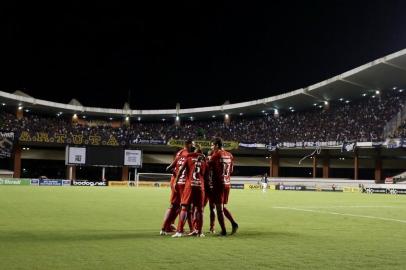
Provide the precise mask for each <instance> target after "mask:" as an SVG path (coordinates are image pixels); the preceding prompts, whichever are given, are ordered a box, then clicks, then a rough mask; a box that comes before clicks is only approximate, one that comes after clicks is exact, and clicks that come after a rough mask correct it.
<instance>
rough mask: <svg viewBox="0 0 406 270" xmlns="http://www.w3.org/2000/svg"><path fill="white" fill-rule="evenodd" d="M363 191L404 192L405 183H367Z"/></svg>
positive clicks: (381, 192) (379, 192)
mask: <svg viewBox="0 0 406 270" xmlns="http://www.w3.org/2000/svg"><path fill="white" fill-rule="evenodd" d="M362 192H364V193H377V194H405V195H406V185H404V184H398V185H397V184H375V185H368V186H366V187H364V189H363V190H362Z"/></svg>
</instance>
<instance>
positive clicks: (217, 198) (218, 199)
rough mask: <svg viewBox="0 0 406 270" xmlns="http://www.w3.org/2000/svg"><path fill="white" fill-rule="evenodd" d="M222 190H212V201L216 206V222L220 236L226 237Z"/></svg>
mask: <svg viewBox="0 0 406 270" xmlns="http://www.w3.org/2000/svg"><path fill="white" fill-rule="evenodd" d="M223 190H224V189H223V188H219V189H216V190H213V191H214V192H213V199H214V204H215V206H216V212H217V220H218V222H219V224H220V228H221V232H220V234H221V235H227V230H226V225H225V222H224V212H223Z"/></svg>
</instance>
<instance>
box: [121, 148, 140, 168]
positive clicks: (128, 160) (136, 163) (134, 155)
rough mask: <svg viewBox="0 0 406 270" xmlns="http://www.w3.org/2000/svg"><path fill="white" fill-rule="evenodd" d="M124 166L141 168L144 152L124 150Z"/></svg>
mask: <svg viewBox="0 0 406 270" xmlns="http://www.w3.org/2000/svg"><path fill="white" fill-rule="evenodd" d="M124 165H125V166H133V167H141V166H142V151H141V150H124Z"/></svg>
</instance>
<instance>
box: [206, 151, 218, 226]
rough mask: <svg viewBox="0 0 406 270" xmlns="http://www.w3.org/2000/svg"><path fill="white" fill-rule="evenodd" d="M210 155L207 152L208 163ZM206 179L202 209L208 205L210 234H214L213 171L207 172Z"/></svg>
mask: <svg viewBox="0 0 406 270" xmlns="http://www.w3.org/2000/svg"><path fill="white" fill-rule="evenodd" d="M211 155H212V151H211V150H209V151H208V152H207V159H206V162H207V163H208V162H210V159H211ZM206 174H207V177H206V181H205V183H204V207H206V205H207V203H208V204H209V212H210V231H209V232H210V233H215V230H214V224H215V221H216V214H215V213H214V208H215V205H214V200H213V171H212V170H207V173H206Z"/></svg>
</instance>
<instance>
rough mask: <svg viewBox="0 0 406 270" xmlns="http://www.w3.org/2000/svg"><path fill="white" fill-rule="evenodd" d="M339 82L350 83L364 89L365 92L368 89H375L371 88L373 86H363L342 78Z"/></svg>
mask: <svg viewBox="0 0 406 270" xmlns="http://www.w3.org/2000/svg"><path fill="white" fill-rule="evenodd" d="M339 80H340V81H342V82H345V83H349V84H351V85H355V86H358V87H360V88H362V89H365V90H366V89H370V88H373V87H371V86H369V85H364V84H361V83H357V82H353V81H351V80H349V79H343V78H340V79H339Z"/></svg>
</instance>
